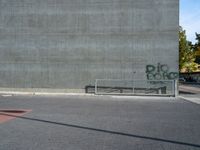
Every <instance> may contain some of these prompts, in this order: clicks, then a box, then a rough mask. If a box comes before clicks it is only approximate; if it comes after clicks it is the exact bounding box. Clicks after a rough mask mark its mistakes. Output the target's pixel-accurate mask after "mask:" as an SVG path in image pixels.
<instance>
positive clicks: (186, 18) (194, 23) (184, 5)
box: [180, 0, 200, 43]
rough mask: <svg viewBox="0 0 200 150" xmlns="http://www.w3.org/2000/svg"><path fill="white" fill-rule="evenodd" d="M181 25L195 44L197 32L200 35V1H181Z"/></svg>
mask: <svg viewBox="0 0 200 150" xmlns="http://www.w3.org/2000/svg"><path fill="white" fill-rule="evenodd" d="M180 25H181V26H182V27H183V29H184V30H186V35H187V39H188V40H189V41H192V42H193V43H194V42H195V32H197V33H199V34H200V0H180Z"/></svg>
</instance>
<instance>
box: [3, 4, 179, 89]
mask: <svg viewBox="0 0 200 150" xmlns="http://www.w3.org/2000/svg"><path fill="white" fill-rule="evenodd" d="M178 5H179V1H178V0H0V87H5V88H53V89H63V88H64V89H82V88H84V87H85V86H86V85H89V84H92V85H94V80H95V79H99V78H100V79H102V78H105V79H132V78H134V79H142V80H143V79H144V80H146V79H147V73H146V67H148V65H153V66H155V67H156V66H159V65H165V67H166V66H167V68H168V72H175V73H176V72H178V15H179V12H178ZM158 63H160V64H158ZM154 71H155V72H156V70H154ZM134 72H136V73H134ZM157 72H158V71H157ZM151 73H152V72H151ZM133 74H134V75H133ZM149 78H155V77H153V76H152V75H151V74H150V77H149ZM157 78H158V77H157Z"/></svg>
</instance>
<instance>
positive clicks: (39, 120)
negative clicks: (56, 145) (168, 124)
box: [0, 113, 200, 148]
mask: <svg viewBox="0 0 200 150" xmlns="http://www.w3.org/2000/svg"><path fill="white" fill-rule="evenodd" d="M0 115H6V116H11V117H16V118H20V119H25V120H30V121H37V122H42V123H48V124H54V125H60V126H65V127H71V128H77V129H84V130H90V131H95V132H103V133H107V134H115V135H120V136H126V137H131V138H140V139H144V140H152V141H158V142H164V143H170V144H178V145H184V146H190V147H195V148H200V145H198V144H193V143H186V142H181V141H174V140H169V139H162V138H156V137H150V136H143V135H136V134H129V133H123V132H118V131H112V130H104V129H97V128H92V127H85V126H79V125H74V124H67V123H61V122H54V121H49V120H42V119H37V118H29V117H22V116H16V115H10V114H5V113H0Z"/></svg>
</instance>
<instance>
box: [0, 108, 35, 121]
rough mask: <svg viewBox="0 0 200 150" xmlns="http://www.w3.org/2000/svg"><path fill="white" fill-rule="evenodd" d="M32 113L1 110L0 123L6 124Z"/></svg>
mask: <svg viewBox="0 0 200 150" xmlns="http://www.w3.org/2000/svg"><path fill="white" fill-rule="evenodd" d="M31 111H32V110H30V109H28V110H27V109H0V123H5V122H7V121H9V120H12V119H15V118H17V117H20V116H23V115H25V114H26V113H28V112H31Z"/></svg>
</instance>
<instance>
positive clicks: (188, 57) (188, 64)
mask: <svg viewBox="0 0 200 150" xmlns="http://www.w3.org/2000/svg"><path fill="white" fill-rule="evenodd" d="M195 58H196V56H195V51H194V46H193V45H192V43H191V42H189V41H187V38H186V34H185V30H183V29H182V27H180V28H179V70H180V72H194V71H196V70H197V69H198V65H197V64H196V63H195Z"/></svg>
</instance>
